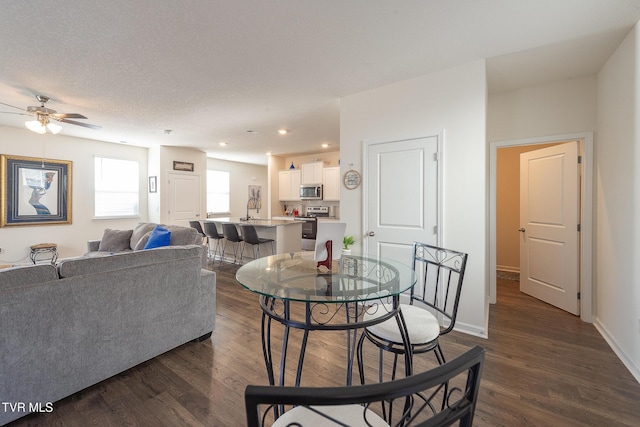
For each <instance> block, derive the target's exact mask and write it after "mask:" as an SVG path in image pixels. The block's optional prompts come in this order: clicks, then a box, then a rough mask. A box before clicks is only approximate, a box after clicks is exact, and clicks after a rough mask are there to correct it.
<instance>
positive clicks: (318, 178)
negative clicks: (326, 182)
mask: <svg viewBox="0 0 640 427" xmlns="http://www.w3.org/2000/svg"><path fill="white" fill-rule="evenodd" d="M323 168H324V162H313V163H303V164H302V184H320V183H321V182H322V169H323Z"/></svg>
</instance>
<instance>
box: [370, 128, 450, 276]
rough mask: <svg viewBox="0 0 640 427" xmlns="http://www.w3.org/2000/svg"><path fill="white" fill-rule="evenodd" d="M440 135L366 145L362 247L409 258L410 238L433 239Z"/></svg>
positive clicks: (436, 218)
mask: <svg viewBox="0 0 640 427" xmlns="http://www.w3.org/2000/svg"><path fill="white" fill-rule="evenodd" d="M437 153H438V137H436V136H432V137H427V138H417V139H409V140H402V141H390V142H384V143H380V144H371V145H369V146H367V157H366V161H367V165H366V170H367V176H366V177H365V179H366V185H367V188H366V196H365V197H366V201H365V203H366V205H365V209H366V219H365V227H366V230H367V232H368V233H367V234H368V237H367V243H366V249H367V251H368V253H369V254H372V255H374V254H375V255H378V256H383V257H387V258H392V259H396V260H398V261H401V262H405V263H410V262H411V250H412V243H413V242H414V241H419V242H423V243H428V244H433V245H435V244H437V243H438V235H437V232H438V231H437V230H438V228H437V226H438V210H439V207H438V200H439V197H438V191H439V190H438V189H439V184H438V176H439V175H438V156H437Z"/></svg>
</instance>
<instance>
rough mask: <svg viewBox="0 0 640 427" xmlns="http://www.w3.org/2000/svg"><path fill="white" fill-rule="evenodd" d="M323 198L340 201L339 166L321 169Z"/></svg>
mask: <svg viewBox="0 0 640 427" xmlns="http://www.w3.org/2000/svg"><path fill="white" fill-rule="evenodd" d="M322 187H323V192H324V193H323V197H322V198H323V200H327V201H337V202H339V201H340V166H334V167H330V168H323V170H322Z"/></svg>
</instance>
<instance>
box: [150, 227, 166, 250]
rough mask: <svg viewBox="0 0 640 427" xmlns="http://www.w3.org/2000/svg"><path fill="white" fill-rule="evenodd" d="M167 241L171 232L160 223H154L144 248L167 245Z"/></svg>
mask: <svg viewBox="0 0 640 427" xmlns="http://www.w3.org/2000/svg"><path fill="white" fill-rule="evenodd" d="M169 243H171V232H170V231H169V230H167V229H166V228H164V227H162V226H160V225H156V228H154V229H153V231H152V232H151V235H150V236H149V240H147V244H146V245H144V248H145V249H153V248H159V247H161V246H169Z"/></svg>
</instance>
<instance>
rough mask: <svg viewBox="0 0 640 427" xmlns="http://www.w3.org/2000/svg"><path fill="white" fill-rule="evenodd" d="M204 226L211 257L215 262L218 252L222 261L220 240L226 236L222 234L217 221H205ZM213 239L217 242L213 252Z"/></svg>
mask: <svg viewBox="0 0 640 427" xmlns="http://www.w3.org/2000/svg"><path fill="white" fill-rule="evenodd" d="M203 226H204V234H205V236H207V246H208V248H209V257H210V258H211V260H212V261H214V262H215V260H216V253H218V254H219V255H218V256H219V257H220V260H221V261H222V252H220V240H222V239H224V236H223V235H222V234H220V232H219V231H218V226H217V225H216V223H215V222H212V221H205V222H204V223H203ZM212 241H215V243H216V246H215V249H214V250H213V252H211V243H212Z"/></svg>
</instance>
